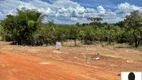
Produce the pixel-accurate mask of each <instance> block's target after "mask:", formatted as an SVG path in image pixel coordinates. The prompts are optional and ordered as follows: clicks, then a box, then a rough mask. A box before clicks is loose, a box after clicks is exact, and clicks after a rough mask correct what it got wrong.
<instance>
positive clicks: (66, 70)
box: [0, 43, 142, 80]
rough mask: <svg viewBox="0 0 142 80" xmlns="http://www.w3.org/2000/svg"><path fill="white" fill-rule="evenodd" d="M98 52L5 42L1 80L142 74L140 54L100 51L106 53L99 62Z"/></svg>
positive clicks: (98, 79)
mask: <svg viewBox="0 0 142 80" xmlns="http://www.w3.org/2000/svg"><path fill="white" fill-rule="evenodd" d="M95 49H96V47H89V48H84V47H83V48H63V49H62V50H61V51H56V50H55V49H54V48H53V47H28V46H12V45H9V44H3V43H2V44H0V80H120V73H121V72H122V71H142V64H141V63H142V61H141V57H142V56H141V55H142V53H141V52H140V51H136V50H126V49H111V50H109V49H108V48H101V50H103V51H102V52H104V53H102V55H101V57H100V58H101V59H100V60H95V59H94V57H96V56H94V52H96V51H93V50H95ZM124 51H126V52H125V54H124ZM121 52H123V53H121ZM89 53H90V54H89ZM91 53H92V54H91ZM113 53H115V54H113ZM133 53H135V54H136V55H135V56H136V57H137V58H136V57H133ZM107 55H109V56H107ZM122 55H123V57H122ZM125 55H126V57H125ZM125 58H126V59H125Z"/></svg>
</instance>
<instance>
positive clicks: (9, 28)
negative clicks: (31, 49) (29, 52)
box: [2, 8, 42, 45]
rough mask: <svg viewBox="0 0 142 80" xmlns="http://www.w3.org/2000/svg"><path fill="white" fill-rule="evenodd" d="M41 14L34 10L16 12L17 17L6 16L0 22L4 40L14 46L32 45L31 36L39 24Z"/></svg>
mask: <svg viewBox="0 0 142 80" xmlns="http://www.w3.org/2000/svg"><path fill="white" fill-rule="evenodd" d="M41 18H42V14H41V13H39V12H38V11H36V10H26V9H25V8H23V9H22V10H17V15H16V16H14V15H7V17H6V19H5V20H3V21H2V26H3V30H4V32H5V33H4V35H5V39H6V40H7V38H8V39H10V40H12V41H13V43H14V44H15V43H16V44H17V43H18V44H26V45H31V44H33V35H34V33H35V31H36V30H37V29H38V27H39V24H40V23H41Z"/></svg>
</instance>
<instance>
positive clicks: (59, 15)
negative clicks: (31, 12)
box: [0, 0, 142, 24]
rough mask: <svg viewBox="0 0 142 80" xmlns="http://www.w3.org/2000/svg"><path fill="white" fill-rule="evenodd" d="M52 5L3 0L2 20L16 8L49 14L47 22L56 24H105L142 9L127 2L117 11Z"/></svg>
mask: <svg viewBox="0 0 142 80" xmlns="http://www.w3.org/2000/svg"><path fill="white" fill-rule="evenodd" d="M50 2H51V3H52V4H51V3H48V2H44V1H42V0H30V1H26V2H23V1H20V0H2V1H0V20H1V19H4V18H5V16H6V15H7V14H13V15H15V14H16V8H18V9H21V8H22V7H26V8H27V9H36V10H38V11H40V12H41V13H43V14H47V15H48V18H46V19H45V21H49V20H54V21H55V22H56V23H60V24H61V23H77V22H80V23H83V22H88V21H87V18H88V17H98V16H99V17H102V18H103V19H104V22H118V21H121V20H123V19H124V16H125V15H129V14H130V12H131V11H133V10H140V11H141V12H142V7H138V6H135V5H131V4H129V3H127V2H125V3H121V4H118V6H117V9H116V10H115V11H111V10H108V9H105V8H104V7H103V6H98V7H97V9H93V8H84V7H83V6H81V5H80V4H78V3H76V2H73V1H71V0H50Z"/></svg>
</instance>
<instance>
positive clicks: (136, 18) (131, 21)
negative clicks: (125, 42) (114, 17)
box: [125, 11, 142, 47]
mask: <svg viewBox="0 0 142 80" xmlns="http://www.w3.org/2000/svg"><path fill="white" fill-rule="evenodd" d="M125 25H126V29H127V31H131V32H132V34H131V35H132V37H130V44H131V45H132V44H133V43H134V46H135V47H138V46H139V45H140V43H141V40H142V30H141V28H142V16H141V15H140V14H139V11H133V12H131V14H130V15H129V16H126V19H125Z"/></svg>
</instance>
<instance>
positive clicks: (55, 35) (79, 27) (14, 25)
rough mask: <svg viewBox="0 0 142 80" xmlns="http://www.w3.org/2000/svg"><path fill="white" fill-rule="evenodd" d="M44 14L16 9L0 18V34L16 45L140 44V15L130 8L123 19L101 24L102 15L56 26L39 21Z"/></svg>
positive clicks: (3, 38) (141, 30) (141, 32)
mask: <svg viewBox="0 0 142 80" xmlns="http://www.w3.org/2000/svg"><path fill="white" fill-rule="evenodd" d="M44 17H47V16H46V15H42V14H41V13H40V12H38V11H36V10H27V9H25V8H23V9H22V10H17V15H7V17H6V18H5V19H4V20H2V21H1V27H0V30H1V32H0V33H1V37H2V40H5V41H13V44H18V45H44V44H45V45H53V44H55V42H56V41H67V40H74V44H75V45H77V42H76V41H77V40H80V41H81V42H82V43H83V44H87V45H89V44H93V42H94V41H100V42H102V41H106V42H108V44H111V43H112V42H117V43H128V44H129V45H130V46H134V47H138V46H139V45H141V44H142V16H141V15H140V13H139V11H133V12H131V14H130V15H129V16H126V18H125V20H124V21H121V22H118V23H113V24H111V23H102V22H101V20H102V18H88V20H91V21H92V22H91V23H84V24H79V23H77V24H76V25H56V24H54V22H48V23H42V20H43V19H44Z"/></svg>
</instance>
